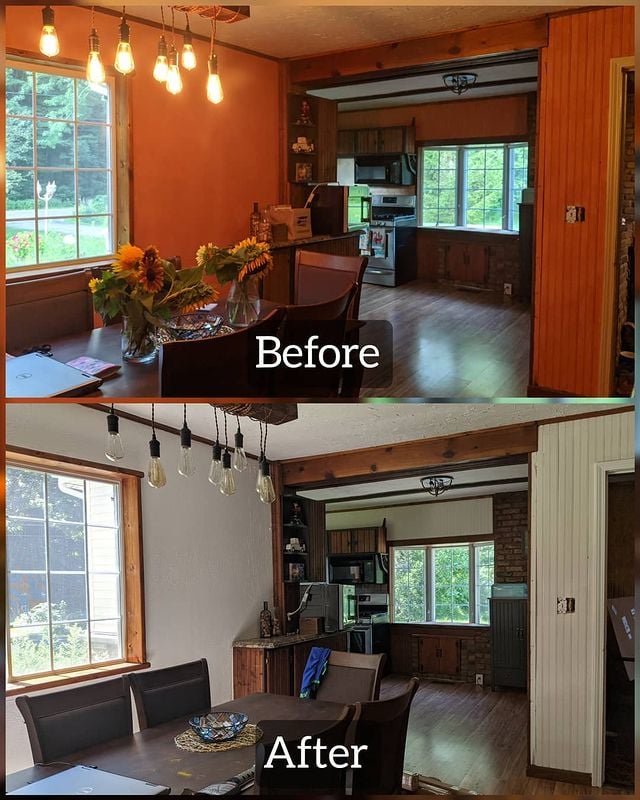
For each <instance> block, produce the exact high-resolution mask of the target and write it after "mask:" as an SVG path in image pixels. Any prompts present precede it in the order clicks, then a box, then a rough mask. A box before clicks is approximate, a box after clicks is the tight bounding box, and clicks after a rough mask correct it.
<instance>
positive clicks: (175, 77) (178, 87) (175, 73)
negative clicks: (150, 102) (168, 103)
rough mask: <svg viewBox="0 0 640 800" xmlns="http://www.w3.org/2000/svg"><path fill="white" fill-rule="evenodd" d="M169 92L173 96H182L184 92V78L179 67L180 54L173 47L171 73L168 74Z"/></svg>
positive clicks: (170, 55) (170, 59)
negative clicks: (181, 93)
mask: <svg viewBox="0 0 640 800" xmlns="http://www.w3.org/2000/svg"><path fill="white" fill-rule="evenodd" d="M167 91H168V92H170V93H171V94H180V92H181V91H182V76H181V75H180V67H179V66H178V53H177V51H176V48H175V47H173V46H171V49H170V50H169V71H168V73H167Z"/></svg>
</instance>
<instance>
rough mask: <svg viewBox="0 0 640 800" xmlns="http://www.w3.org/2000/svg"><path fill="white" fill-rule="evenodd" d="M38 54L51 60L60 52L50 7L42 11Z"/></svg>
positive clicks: (53, 16)
mask: <svg viewBox="0 0 640 800" xmlns="http://www.w3.org/2000/svg"><path fill="white" fill-rule="evenodd" d="M40 52H41V53H42V55H43V56H47V58H53V57H54V56H57V55H58V53H59V52H60V42H59V41H58V33H57V31H56V27H55V14H54V11H53V9H52V8H51V6H45V7H44V8H43V9H42V31H41V33H40Z"/></svg>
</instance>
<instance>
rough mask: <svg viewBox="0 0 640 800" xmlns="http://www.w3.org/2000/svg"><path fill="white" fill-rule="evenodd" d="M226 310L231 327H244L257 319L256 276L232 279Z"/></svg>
mask: <svg viewBox="0 0 640 800" xmlns="http://www.w3.org/2000/svg"><path fill="white" fill-rule="evenodd" d="M227 312H228V316H229V325H231V326H232V327H233V328H246V327H248V326H249V325H253V324H254V323H256V322H257V321H258V317H259V316H260V294H259V292H258V281H257V279H256V278H248V279H247V280H245V281H240V282H239V281H233V283H232V284H231V289H230V290H229V294H228V296H227Z"/></svg>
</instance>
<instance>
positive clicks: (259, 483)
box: [256, 453, 264, 494]
mask: <svg viewBox="0 0 640 800" xmlns="http://www.w3.org/2000/svg"><path fill="white" fill-rule="evenodd" d="M263 461H264V453H261V454H260V460H259V461H258V474H257V475H256V492H258V494H260V487H261V486H262V462H263Z"/></svg>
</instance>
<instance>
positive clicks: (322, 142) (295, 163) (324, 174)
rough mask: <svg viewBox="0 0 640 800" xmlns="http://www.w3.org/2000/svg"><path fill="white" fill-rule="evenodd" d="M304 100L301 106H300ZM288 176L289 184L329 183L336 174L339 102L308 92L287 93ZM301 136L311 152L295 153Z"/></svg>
mask: <svg viewBox="0 0 640 800" xmlns="http://www.w3.org/2000/svg"><path fill="white" fill-rule="evenodd" d="M303 104H304V108H303ZM287 106H288V111H287V113H288V125H287V148H288V154H287V160H288V163H287V178H288V180H289V182H290V183H292V184H297V183H300V184H305V185H306V184H308V183H327V182H328V183H331V182H332V181H335V180H336V177H337V162H336V159H337V149H336V139H337V126H338V104H337V103H336V101H335V100H325V99H323V98H320V97H314V96H313V95H307V94H290V95H289V96H288V102H287ZM300 137H304V138H305V139H306V140H307V143H308V144H311V143H312V144H313V150H312V151H311V152H303V153H296V152H295V151H294V150H293V147H294V145H295V146H296V147H298V146H299V143H298V139H299V138H300Z"/></svg>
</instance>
